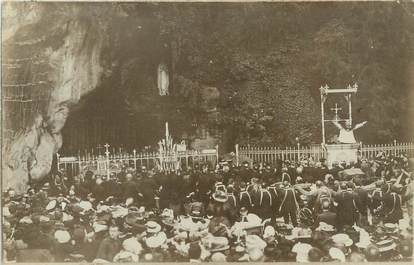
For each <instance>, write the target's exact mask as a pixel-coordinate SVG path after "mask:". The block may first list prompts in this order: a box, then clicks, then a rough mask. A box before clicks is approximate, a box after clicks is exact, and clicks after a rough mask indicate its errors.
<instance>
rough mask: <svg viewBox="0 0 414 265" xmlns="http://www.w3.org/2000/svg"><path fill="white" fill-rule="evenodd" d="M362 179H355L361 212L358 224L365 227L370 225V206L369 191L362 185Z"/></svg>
mask: <svg viewBox="0 0 414 265" xmlns="http://www.w3.org/2000/svg"><path fill="white" fill-rule="evenodd" d="M361 181H362V180H361V179H360V178H356V179H354V183H355V190H354V192H355V194H356V205H357V208H358V212H359V218H358V221H357V225H358V226H360V227H364V226H366V225H368V206H369V196H368V192H367V191H366V190H365V189H363V188H362V187H361Z"/></svg>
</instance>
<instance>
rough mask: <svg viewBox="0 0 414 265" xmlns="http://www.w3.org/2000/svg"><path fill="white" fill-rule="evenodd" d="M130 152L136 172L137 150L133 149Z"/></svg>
mask: <svg viewBox="0 0 414 265" xmlns="http://www.w3.org/2000/svg"><path fill="white" fill-rule="evenodd" d="M132 152H133V153H134V167H135V171H136V170H137V150H136V149H134V150H133V151H132Z"/></svg>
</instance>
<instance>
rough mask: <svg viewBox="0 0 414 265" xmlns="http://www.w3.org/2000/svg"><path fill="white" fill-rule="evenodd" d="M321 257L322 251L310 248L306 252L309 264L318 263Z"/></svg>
mask: <svg viewBox="0 0 414 265" xmlns="http://www.w3.org/2000/svg"><path fill="white" fill-rule="evenodd" d="M323 256H324V255H323V251H322V250H320V249H319V248H316V247H313V248H311V249H310V250H309V252H308V260H309V262H320V261H321V259H322V257H323Z"/></svg>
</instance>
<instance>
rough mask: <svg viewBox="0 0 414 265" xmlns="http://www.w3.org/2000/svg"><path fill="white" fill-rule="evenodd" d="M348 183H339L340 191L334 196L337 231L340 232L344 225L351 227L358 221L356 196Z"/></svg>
mask: <svg viewBox="0 0 414 265" xmlns="http://www.w3.org/2000/svg"><path fill="white" fill-rule="evenodd" d="M348 184H350V183H346V182H343V183H341V191H340V192H338V193H337V194H336V195H335V201H336V202H337V203H338V205H337V209H338V210H337V213H338V217H337V218H338V229H339V230H341V229H342V228H343V226H344V225H349V226H353V225H354V223H355V222H356V221H357V219H358V215H359V213H358V208H357V205H356V202H355V200H356V195H355V194H354V192H353V190H352V188H351V187H352V185H348Z"/></svg>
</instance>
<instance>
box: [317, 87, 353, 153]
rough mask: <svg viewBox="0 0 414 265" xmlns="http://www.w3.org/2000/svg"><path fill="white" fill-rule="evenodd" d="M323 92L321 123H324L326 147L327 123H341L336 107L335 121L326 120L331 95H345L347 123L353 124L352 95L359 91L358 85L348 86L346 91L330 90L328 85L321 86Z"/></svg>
mask: <svg viewBox="0 0 414 265" xmlns="http://www.w3.org/2000/svg"><path fill="white" fill-rule="evenodd" d="M319 90H320V92H321V123H322V144H324V145H325V122H332V121H336V122H337V121H341V120H340V119H338V110H339V109H338V107H337V106H336V107H335V109H334V110H335V119H334V120H329V119H325V101H326V99H327V98H328V95H329V94H345V99H346V100H347V101H348V119H346V120H347V121H349V122H350V124H352V102H351V95H352V94H354V93H356V92H357V91H358V85H357V84H354V85H353V86H351V85H348V87H347V88H344V89H330V88H329V87H328V85H325V86H321V87H320V88H319Z"/></svg>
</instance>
